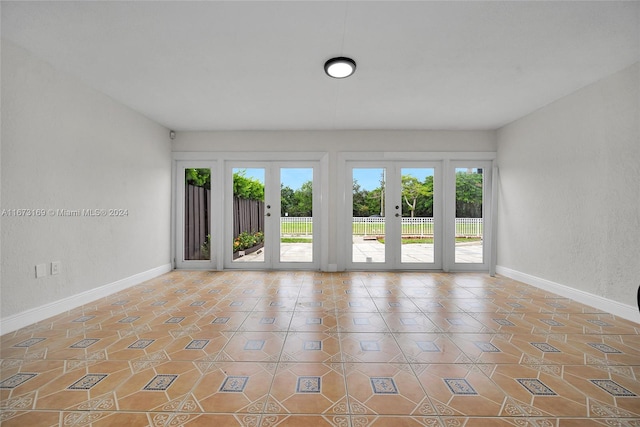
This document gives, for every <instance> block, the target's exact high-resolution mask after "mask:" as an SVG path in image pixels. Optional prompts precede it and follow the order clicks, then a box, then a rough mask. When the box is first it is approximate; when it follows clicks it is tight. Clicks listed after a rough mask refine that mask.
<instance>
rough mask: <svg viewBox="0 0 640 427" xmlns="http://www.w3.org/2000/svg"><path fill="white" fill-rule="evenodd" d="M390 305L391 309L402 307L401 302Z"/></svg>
mask: <svg viewBox="0 0 640 427" xmlns="http://www.w3.org/2000/svg"><path fill="white" fill-rule="evenodd" d="M388 304H389V307H402V303H401V302H390V303H388Z"/></svg>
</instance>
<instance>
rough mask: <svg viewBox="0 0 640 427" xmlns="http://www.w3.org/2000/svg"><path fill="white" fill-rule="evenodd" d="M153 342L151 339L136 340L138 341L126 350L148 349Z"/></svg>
mask: <svg viewBox="0 0 640 427" xmlns="http://www.w3.org/2000/svg"><path fill="white" fill-rule="evenodd" d="M154 341H155V340H151V339H148V340H138V341H136V342H134V343H133V344H131V345H130V346H129V347H127V348H133V349H136V350H142V349H143V348H147V347H149V346H150V345H151V344H153V342H154Z"/></svg>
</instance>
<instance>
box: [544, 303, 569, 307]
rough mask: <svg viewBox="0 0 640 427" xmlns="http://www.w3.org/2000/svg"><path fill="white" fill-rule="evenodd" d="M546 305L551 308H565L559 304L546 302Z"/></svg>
mask: <svg viewBox="0 0 640 427" xmlns="http://www.w3.org/2000/svg"><path fill="white" fill-rule="evenodd" d="M547 305H548V306H549V307H553V308H567V307H566V306H564V305H562V304H560V303H559V302H548V303H547Z"/></svg>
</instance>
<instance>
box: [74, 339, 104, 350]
mask: <svg viewBox="0 0 640 427" xmlns="http://www.w3.org/2000/svg"><path fill="white" fill-rule="evenodd" d="M98 341H100V339H99V338H87V339H84V340H80V341H78V342H77V343H75V344H72V345H70V346H69V348H87V347H89V346H92V345H93V344H95V343H97V342H98Z"/></svg>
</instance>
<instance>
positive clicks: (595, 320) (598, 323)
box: [587, 319, 611, 326]
mask: <svg viewBox="0 0 640 427" xmlns="http://www.w3.org/2000/svg"><path fill="white" fill-rule="evenodd" d="M587 322H589V323H592V324H594V325H596V326H611V324H609V323H607V322H605V321H604V320H598V319H587Z"/></svg>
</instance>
